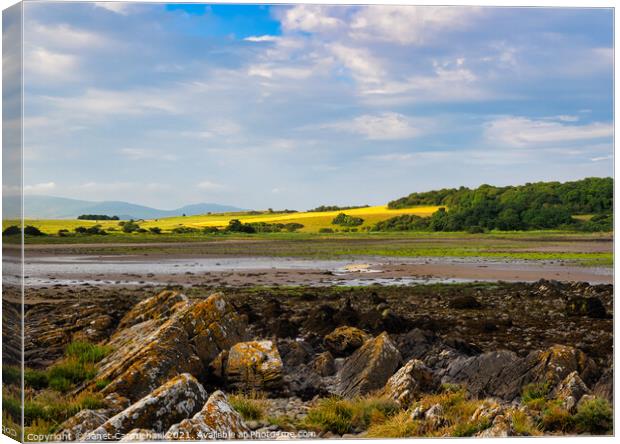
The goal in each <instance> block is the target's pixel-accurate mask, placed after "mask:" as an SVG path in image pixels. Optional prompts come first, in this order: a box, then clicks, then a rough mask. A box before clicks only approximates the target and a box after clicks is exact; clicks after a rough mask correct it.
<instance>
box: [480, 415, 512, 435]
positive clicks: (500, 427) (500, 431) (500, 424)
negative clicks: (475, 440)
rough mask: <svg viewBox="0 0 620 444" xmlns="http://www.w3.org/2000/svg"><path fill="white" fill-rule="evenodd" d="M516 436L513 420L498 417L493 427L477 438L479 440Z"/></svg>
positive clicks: (501, 416) (502, 416)
mask: <svg viewBox="0 0 620 444" xmlns="http://www.w3.org/2000/svg"><path fill="white" fill-rule="evenodd" d="M514 435H515V432H514V429H513V428H512V421H511V419H510V418H509V417H507V416H504V415H497V416H496V417H495V419H494V420H493V424H492V425H491V427H489V428H488V429H486V430H483V431H482V432H480V433H478V434H477V435H476V436H477V437H479V438H506V437H508V436H514Z"/></svg>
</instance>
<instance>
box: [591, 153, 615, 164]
mask: <svg viewBox="0 0 620 444" xmlns="http://www.w3.org/2000/svg"><path fill="white" fill-rule="evenodd" d="M613 158H614V156H613V155H611V154H610V155H609V156H599V157H593V158H591V159H590V160H591V161H592V162H602V161H604V160H611V159H613Z"/></svg>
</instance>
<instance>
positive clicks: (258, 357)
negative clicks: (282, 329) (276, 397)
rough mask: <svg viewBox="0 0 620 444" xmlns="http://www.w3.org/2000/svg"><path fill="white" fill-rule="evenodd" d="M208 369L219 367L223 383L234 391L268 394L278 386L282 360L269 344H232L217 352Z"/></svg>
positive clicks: (256, 342) (271, 343)
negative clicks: (227, 348)
mask: <svg viewBox="0 0 620 444" xmlns="http://www.w3.org/2000/svg"><path fill="white" fill-rule="evenodd" d="M212 366H213V367H215V368H217V367H219V368H220V369H221V370H220V372H221V374H222V375H223V377H224V380H225V382H226V384H227V385H228V386H230V387H233V388H235V389H239V390H244V391H251V390H265V391H270V390H278V389H280V388H281V386H282V376H283V364H282V359H280V353H279V352H278V349H277V348H276V346H275V344H274V343H273V342H272V341H250V342H240V343H238V344H235V345H234V346H232V347H231V349H230V350H229V351H228V352H224V353H221V354H220V356H218V357H217V358H216V359H215V361H214V364H213V365H212Z"/></svg>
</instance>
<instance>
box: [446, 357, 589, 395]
mask: <svg viewBox="0 0 620 444" xmlns="http://www.w3.org/2000/svg"><path fill="white" fill-rule="evenodd" d="M573 371H577V373H578V374H579V375H580V376H581V377H582V379H585V378H589V379H591V378H592V375H593V374H594V373H595V371H596V366H595V364H594V362H593V361H592V360H590V359H588V357H587V356H586V355H585V354H584V353H583V352H581V351H580V350H577V349H575V348H573V347H569V346H564V345H554V346H552V347H550V348H549V349H547V350H545V351H535V352H531V353H530V354H528V355H527V356H526V357H524V358H521V357H519V356H518V355H517V354H516V353H514V352H511V351H508V350H500V351H495V352H487V353H483V354H481V355H478V356H472V357H461V358H456V359H454V360H452V361H451V362H450V364H449V365H448V367H447V369H446V371H445V374H444V375H443V377H442V382H447V383H457V384H459V383H463V384H464V385H465V386H466V387H467V390H468V391H469V392H470V393H471V394H472V395H474V396H478V397H483V396H496V397H499V398H502V399H505V400H508V401H512V400H514V399H515V398H517V397H518V396H519V395H520V394H521V389H522V387H523V386H524V385H526V384H529V383H549V384H551V385H552V386H553V385H556V384H558V383H559V382H560V381H562V380H563V379H564V378H565V377H566V376H567V375H568V374H569V373H571V372H573Z"/></svg>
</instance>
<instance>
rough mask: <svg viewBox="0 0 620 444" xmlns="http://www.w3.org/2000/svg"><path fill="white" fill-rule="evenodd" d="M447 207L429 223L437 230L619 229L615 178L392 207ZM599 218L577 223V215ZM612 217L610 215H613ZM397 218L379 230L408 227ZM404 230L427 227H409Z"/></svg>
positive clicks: (417, 199)
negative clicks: (615, 212)
mask: <svg viewBox="0 0 620 444" xmlns="http://www.w3.org/2000/svg"><path fill="white" fill-rule="evenodd" d="M415 205H446V207H447V209H446V208H440V209H439V211H437V212H435V213H434V214H433V215H432V216H431V217H430V219H429V227H430V229H431V230H434V231H474V232H479V231H485V230H493V229H499V230H530V229H549V228H573V229H579V230H588V231H609V230H611V229H613V227H612V225H613V221H612V218H611V213H612V210H613V179H611V178H596V177H592V178H587V179H583V180H578V181H574V182H565V183H560V182H537V183H528V184H525V185H521V186H508V187H494V186H491V185H481V186H480V187H478V188H476V189H473V190H472V189H469V188H465V187H461V188H458V189H457V188H452V189H442V190H438V191H428V192H424V193H412V194H410V195H409V196H407V197H403V198H401V199H397V200H395V201H392V202H390V203H389V204H388V206H389V207H390V208H393V209H398V208H406V207H411V206H415ZM592 214H593V215H594V217H592V218H591V219H590V220H587V219H586V220H577V219H575V218H573V217H572V216H574V215H592ZM608 215H609V216H608ZM402 222H403V220H402V219H401V220H399V219H397V218H393V220H390V221H384V223H382V224H377V225H376V226H375V229H379V230H382V231H383V230H390V229H394V227H396V226H399V224H402ZM403 228H404V229H408V230H419V229H423V227H422V226H421V225H420V223H419V222H418V223H416V224H413V223H405V224H404V226H403Z"/></svg>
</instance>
